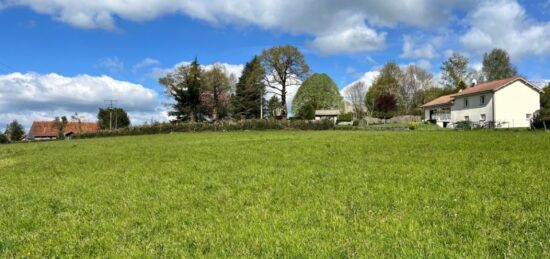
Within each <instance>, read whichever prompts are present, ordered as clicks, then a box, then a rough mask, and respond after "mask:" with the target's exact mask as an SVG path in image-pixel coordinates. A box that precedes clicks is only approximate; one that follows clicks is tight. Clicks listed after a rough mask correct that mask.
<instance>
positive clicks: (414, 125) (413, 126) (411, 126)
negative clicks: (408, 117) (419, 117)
mask: <svg viewBox="0 0 550 259" xmlns="http://www.w3.org/2000/svg"><path fill="white" fill-rule="evenodd" d="M417 127H418V124H416V122H414V121H411V122H409V129H410V130H415V129H416V128H417Z"/></svg>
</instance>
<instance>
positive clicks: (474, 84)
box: [470, 79, 477, 87]
mask: <svg viewBox="0 0 550 259" xmlns="http://www.w3.org/2000/svg"><path fill="white" fill-rule="evenodd" d="M476 85H477V80H475V79H472V85H470V87H474V86H476Z"/></svg>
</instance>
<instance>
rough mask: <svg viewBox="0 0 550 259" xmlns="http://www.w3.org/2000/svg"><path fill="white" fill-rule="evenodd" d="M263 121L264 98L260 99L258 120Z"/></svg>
mask: <svg viewBox="0 0 550 259" xmlns="http://www.w3.org/2000/svg"><path fill="white" fill-rule="evenodd" d="M263 119H264V97H263V96H261V97H260V120H263Z"/></svg>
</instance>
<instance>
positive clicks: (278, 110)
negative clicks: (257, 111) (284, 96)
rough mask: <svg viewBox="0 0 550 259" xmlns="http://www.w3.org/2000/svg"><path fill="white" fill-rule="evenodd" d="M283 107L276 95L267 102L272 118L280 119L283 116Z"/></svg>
mask: <svg viewBox="0 0 550 259" xmlns="http://www.w3.org/2000/svg"><path fill="white" fill-rule="evenodd" d="M282 105H283V104H282V103H281V101H280V100H279V98H278V97H277V96H276V95H273V96H271V98H270V99H269V101H268V102H267V110H268V112H269V116H270V117H271V118H277V117H280V116H281V114H282V107H283V106H282Z"/></svg>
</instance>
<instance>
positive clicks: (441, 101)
mask: <svg viewBox="0 0 550 259" xmlns="http://www.w3.org/2000/svg"><path fill="white" fill-rule="evenodd" d="M453 100H454V99H453V97H452V95H444V96H441V97H438V98H436V99H435V100H432V101H431V102H428V103H426V104H424V105H422V107H433V106H441V105H446V104H451V103H452V102H453Z"/></svg>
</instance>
